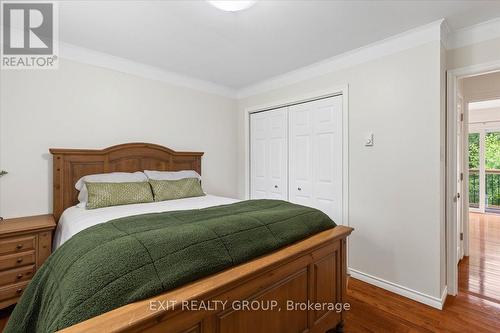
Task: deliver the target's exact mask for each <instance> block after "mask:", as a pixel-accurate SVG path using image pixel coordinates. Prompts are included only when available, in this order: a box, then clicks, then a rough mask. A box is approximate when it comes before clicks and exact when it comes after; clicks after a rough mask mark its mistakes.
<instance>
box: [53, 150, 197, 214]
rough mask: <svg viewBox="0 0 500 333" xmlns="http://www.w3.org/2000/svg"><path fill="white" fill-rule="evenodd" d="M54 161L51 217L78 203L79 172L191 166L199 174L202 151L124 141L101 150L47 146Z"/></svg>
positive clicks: (162, 169)
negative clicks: (182, 150)
mask: <svg viewBox="0 0 500 333" xmlns="http://www.w3.org/2000/svg"><path fill="white" fill-rule="evenodd" d="M50 153H51V154H52V155H53V162H54V180H53V183H54V186H53V187H54V188H53V191H54V194H53V199H54V200H53V207H54V212H53V214H54V217H55V219H56V221H58V220H59V217H60V216H61V214H62V212H63V211H64V210H65V209H66V208H68V207H71V206H74V205H76V204H77V203H78V191H77V190H76V189H75V184H76V182H77V181H78V179H80V178H81V177H83V176H86V175H91V174H96V173H106V172H135V171H143V170H160V171H179V170H195V171H197V172H198V173H199V174H200V175H201V156H203V153H196V152H176V151H173V150H172V149H169V148H166V147H163V146H159V145H155V144H151V143H126V144H122V145H118V146H113V147H109V148H106V149H102V150H90V149H54V148H52V149H50Z"/></svg>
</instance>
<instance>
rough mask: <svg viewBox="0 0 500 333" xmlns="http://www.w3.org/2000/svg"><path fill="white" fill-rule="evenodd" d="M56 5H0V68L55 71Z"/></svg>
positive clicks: (9, 3)
mask: <svg viewBox="0 0 500 333" xmlns="http://www.w3.org/2000/svg"><path fill="white" fill-rule="evenodd" d="M56 18H57V17H56V4H55V3H53V2H11V1H5V2H2V34H1V37H2V43H1V44H2V53H1V58H2V59H1V66H2V69H30V68H38V69H52V68H57V52H56V51H57V49H58V48H57V25H56Z"/></svg>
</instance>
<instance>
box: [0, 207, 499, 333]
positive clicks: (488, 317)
mask: <svg viewBox="0 0 500 333" xmlns="http://www.w3.org/2000/svg"><path fill="white" fill-rule="evenodd" d="M470 236H471V237H470V238H471V242H470V257H469V258H466V259H464V260H462V262H461V263H460V265H459V271H460V277H459V285H460V286H459V289H460V291H459V294H458V295H457V296H456V297H451V296H449V297H448V299H447V300H446V304H445V306H444V309H443V310H442V311H439V310H436V309H434V308H431V307H429V306H426V305H423V304H420V303H418V302H415V301H412V300H410V299H407V298H404V297H402V296H399V295H396V294H393V293H391V292H388V291H385V290H383V289H380V288H377V287H375V286H372V285H369V284H367V283H364V282H361V281H359V280H355V279H352V278H351V279H349V283H348V299H347V301H348V302H349V303H350V304H351V310H350V311H348V312H347V317H346V326H345V332H347V333H358V332H374V333H379V332H380V333H389V332H398V333H399V332H412V333H413V332H426V333H427V332H457V333H458V332H460V333H466V332H473V333H482V332H488V333H490V332H491V333H498V332H500V215H480V214H471V218H470ZM2 313H3V315H2ZM5 322H6V312H4V311H2V312H0V330H2V328H3V326H4V325H5ZM235 333H237V332H235Z"/></svg>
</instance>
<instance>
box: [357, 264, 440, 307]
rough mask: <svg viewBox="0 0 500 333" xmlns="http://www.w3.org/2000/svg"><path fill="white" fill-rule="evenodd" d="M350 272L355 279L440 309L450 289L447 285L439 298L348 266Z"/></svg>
mask: <svg viewBox="0 0 500 333" xmlns="http://www.w3.org/2000/svg"><path fill="white" fill-rule="evenodd" d="M348 272H349V274H350V275H351V276H352V277H353V278H355V279H358V280H361V281H363V282H366V283H369V284H372V285H374V286H377V287H379V288H382V289H385V290H388V291H390V292H393V293H395V294H398V295H401V296H403V297H407V298H410V299H412V300H414V301H417V302H420V303H423V304H426V305H429V306H432V307H433V308H436V309H439V310H442V309H443V305H444V302H445V301H446V296H447V295H448V291H447V288H446V287H445V288H444V290H443V293H442V295H441V297H440V298H438V297H434V296H430V295H426V294H424V293H421V292H419V291H416V290H413V289H410V288H407V287H403V286H400V285H398V284H395V283H392V282H389V281H386V280H383V279H380V278H378V277H375V276H372V275H369V274H366V273H363V272H360V271H357V270H355V269H352V268H348Z"/></svg>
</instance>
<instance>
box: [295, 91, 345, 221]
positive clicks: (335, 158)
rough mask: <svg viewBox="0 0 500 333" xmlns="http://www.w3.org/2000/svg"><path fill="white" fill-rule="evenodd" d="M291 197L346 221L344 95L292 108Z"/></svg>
mask: <svg viewBox="0 0 500 333" xmlns="http://www.w3.org/2000/svg"><path fill="white" fill-rule="evenodd" d="M289 118H290V119H289V124H290V134H289V200H290V201H291V202H294V203H297V204H301V205H304V206H310V207H314V208H317V209H320V210H321V211H323V212H325V213H326V214H328V216H330V218H331V219H333V220H334V221H335V222H336V223H337V224H342V223H343V221H342V185H343V184H342V178H343V177H342V96H336V97H331V98H325V99H321V100H317V101H312V102H308V103H303V104H297V105H293V106H290V108H289Z"/></svg>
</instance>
